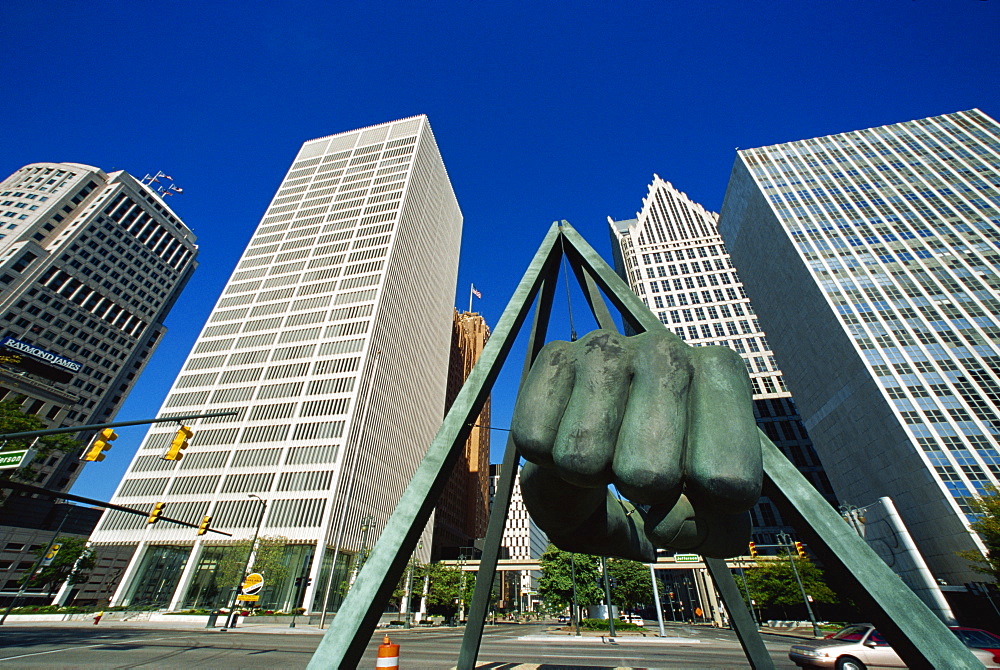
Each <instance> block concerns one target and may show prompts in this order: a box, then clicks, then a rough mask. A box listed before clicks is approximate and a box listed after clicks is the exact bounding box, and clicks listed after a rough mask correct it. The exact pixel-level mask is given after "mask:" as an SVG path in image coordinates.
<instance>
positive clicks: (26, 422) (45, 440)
mask: <svg viewBox="0 0 1000 670" xmlns="http://www.w3.org/2000/svg"><path fill="white" fill-rule="evenodd" d="M45 428H48V426H46V425H45V422H43V421H42V420H41V419H39V418H38V417H37V416H34V415H32V414H25V413H24V412H22V411H21V405H20V404H19V403H17V402H11V401H9V400H5V401H3V402H0V433H4V434H7V433H27V432H30V431H34V430H44V429H45ZM32 446H34V448H35V450H36V452H37V455H36V457H35V462H41V461H43V460H44V458H40V457H44V456H48V455H49V454H50V453H52V452H53V451H60V452H72V451H75V450H77V449H80V448H81V447H82V446H83V445H82V444H80V443H79V442H77V441H76V440H74V439H73V438H71V437H70V436H69V435H68V434H59V435H46V436H44V437H39V438H37V439H36V438H20V439H14V440H7V443H6V444H5V445H4V446H3V450H4V451H16V450H19V449H28V448H29V447H32ZM36 470H37V466H33V465H32V464H30V463H29V464H28V465H26V466H24V467H22V468H18V469H16V470H14V469H11V470H0V480H2V479H21V480H24V481H32V480H34V475H35V472H36Z"/></svg>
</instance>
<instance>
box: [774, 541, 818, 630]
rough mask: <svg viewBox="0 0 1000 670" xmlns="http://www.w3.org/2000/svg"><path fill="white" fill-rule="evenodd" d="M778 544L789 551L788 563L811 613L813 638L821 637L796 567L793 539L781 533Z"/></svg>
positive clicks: (803, 600)
mask: <svg viewBox="0 0 1000 670" xmlns="http://www.w3.org/2000/svg"><path fill="white" fill-rule="evenodd" d="M778 542H780V543H781V544H782V546H784V547H785V548H786V549H788V561H789V562H790V563H791V564H792V574H793V575H795V582H796V583H797V584H798V585H799V593H801V594H802V602H804V603H805V604H806V612H808V613H809V621H810V622H812V627H813V637H819V624H817V623H816V615H815V614H813V608H812V605H810V604H809V596H807V595H806V589H805V587H804V586H802V579H801V578H800V577H799V569H798V568H797V567H796V566H795V557H794V556H792V546H793V545H792V538H790V537H789V536H788V535H786V534H785V533H780V534H779V535H778Z"/></svg>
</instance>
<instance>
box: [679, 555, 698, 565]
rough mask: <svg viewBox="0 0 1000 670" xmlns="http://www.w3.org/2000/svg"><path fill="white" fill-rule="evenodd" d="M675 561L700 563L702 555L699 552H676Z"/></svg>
mask: <svg viewBox="0 0 1000 670" xmlns="http://www.w3.org/2000/svg"><path fill="white" fill-rule="evenodd" d="M674 562H676V563H700V562H701V556H699V555H698V554H674Z"/></svg>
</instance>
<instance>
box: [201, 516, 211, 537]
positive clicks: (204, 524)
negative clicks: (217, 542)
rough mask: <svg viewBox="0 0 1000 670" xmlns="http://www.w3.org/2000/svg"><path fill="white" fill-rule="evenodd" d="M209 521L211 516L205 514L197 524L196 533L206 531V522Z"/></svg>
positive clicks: (202, 533)
mask: <svg viewBox="0 0 1000 670" xmlns="http://www.w3.org/2000/svg"><path fill="white" fill-rule="evenodd" d="M211 521H212V517H210V516H206V517H205V518H204V519H202V520H201V523H200V524H198V534H199V535H204V534H205V533H207V532H208V524H209V523H210V522H211Z"/></svg>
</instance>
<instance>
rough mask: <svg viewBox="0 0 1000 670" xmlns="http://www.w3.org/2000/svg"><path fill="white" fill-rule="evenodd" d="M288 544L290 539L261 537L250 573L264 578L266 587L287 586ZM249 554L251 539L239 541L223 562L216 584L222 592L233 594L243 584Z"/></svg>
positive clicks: (227, 553) (226, 554) (217, 573)
mask: <svg viewBox="0 0 1000 670" xmlns="http://www.w3.org/2000/svg"><path fill="white" fill-rule="evenodd" d="M287 544H288V538H287V537H283V536H280V535H275V536H262V537H258V538H257V550H256V551H255V552H254V558H253V561H252V562H251V564H250V567H249V570H248V572H250V573H253V572H259V573H260V574H261V576H262V577H264V585H265V587H269V586H270V587H274V586H277V585H279V584H283V583H284V581H285V578H286V577H287V576H288V566H287V565H285V562H284V557H285V546H286V545H287ZM249 553H250V540H238V541H236V542H234V543H233V544H232V546H230V547H229V548H228V551H226V553H225V554H224V555H223V557H222V558H221V559H220V560H219V565H218V567H216V569H215V583H216V584H217V585H218V586H219V588H220V589H221V593H224V594H225V593H230V589H232V588H235V587H236V585H237V584H238V583H239V582H241V581H242V579H243V566H244V565H245V564H246V560H247V555H248V554H249ZM227 604H228V603H227Z"/></svg>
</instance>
